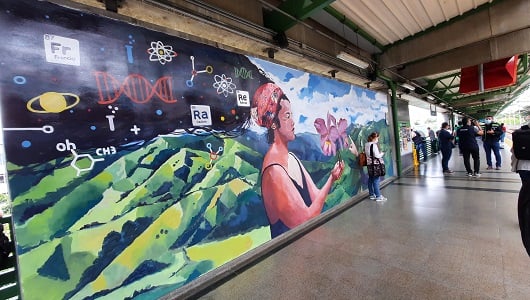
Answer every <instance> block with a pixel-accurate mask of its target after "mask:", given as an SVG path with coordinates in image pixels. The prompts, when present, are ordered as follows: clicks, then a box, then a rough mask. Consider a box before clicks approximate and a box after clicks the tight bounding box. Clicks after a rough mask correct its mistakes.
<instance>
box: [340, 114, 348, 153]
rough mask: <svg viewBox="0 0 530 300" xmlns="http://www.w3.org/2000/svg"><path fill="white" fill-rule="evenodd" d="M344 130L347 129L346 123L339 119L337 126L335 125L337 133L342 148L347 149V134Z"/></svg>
mask: <svg viewBox="0 0 530 300" xmlns="http://www.w3.org/2000/svg"><path fill="white" fill-rule="evenodd" d="M346 128H348V121H346V119H343V118H340V119H339V124H338V125H337V130H338V132H339V137H340V142H341V145H342V147H343V148H347V147H348V137H349V136H348V134H346Z"/></svg>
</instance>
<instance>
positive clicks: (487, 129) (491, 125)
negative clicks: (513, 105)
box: [482, 116, 503, 170]
mask: <svg viewBox="0 0 530 300" xmlns="http://www.w3.org/2000/svg"><path fill="white" fill-rule="evenodd" d="M484 123H486V125H485V126H484V135H483V136H482V141H483V143H484V151H486V163H487V164H488V168H487V169H488V170H492V169H493V162H492V161H491V151H493V154H494V155H495V169H496V170H500V169H501V165H502V161H501V152H500V148H501V146H500V144H499V141H500V139H501V135H502V133H503V132H502V126H501V124H499V123H497V122H495V121H493V116H487V117H486V120H485V122H484Z"/></svg>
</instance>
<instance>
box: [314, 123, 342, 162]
mask: <svg viewBox="0 0 530 300" xmlns="http://www.w3.org/2000/svg"><path fill="white" fill-rule="evenodd" d="M336 124H337V120H336V119H335V117H333V116H332V115H331V114H330V113H328V122H327V124H326V123H325V122H324V119H322V118H318V119H316V120H315V123H314V125H315V128H316V130H317V132H318V133H319V134H320V147H322V152H323V153H324V155H327V156H331V155H335V154H336V153H337V145H336V142H337V139H339V137H340V135H339V131H338V130H337V127H336Z"/></svg>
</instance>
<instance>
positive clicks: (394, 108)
mask: <svg viewBox="0 0 530 300" xmlns="http://www.w3.org/2000/svg"><path fill="white" fill-rule="evenodd" d="M385 80H386V81H387V83H388V85H389V86H390V90H391V91H392V94H391V98H390V101H391V109H392V126H394V143H395V144H394V146H395V148H396V166H397V174H398V176H399V177H401V143H400V142H399V122H398V119H397V115H398V114H397V110H398V108H397V101H396V100H397V93H396V83H395V82H393V81H392V80H387V79H385Z"/></svg>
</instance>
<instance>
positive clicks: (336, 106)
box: [249, 57, 388, 133]
mask: <svg viewBox="0 0 530 300" xmlns="http://www.w3.org/2000/svg"><path fill="white" fill-rule="evenodd" d="M249 59H250V60H251V61H252V63H254V64H255V65H256V66H257V67H258V68H260V69H262V70H265V71H266V73H267V75H268V77H269V78H270V79H271V80H272V81H274V83H275V84H277V85H278V86H279V87H280V88H281V89H282V90H283V92H284V93H285V94H286V96H287V97H288V98H289V100H290V101H291V106H292V110H293V116H294V120H295V121H296V122H297V123H296V125H295V126H296V129H295V132H296V133H302V132H310V133H316V130H315V127H314V125H313V123H314V121H315V119H317V118H322V119H324V120H326V119H327V113H328V112H329V113H331V114H332V115H333V116H334V117H335V118H336V119H337V120H338V119H340V118H344V119H346V120H347V121H348V124H351V123H354V124H360V125H365V124H366V123H368V122H370V121H379V120H381V119H384V118H385V117H386V113H387V112H388V105H387V95H386V94H384V93H376V92H374V91H371V90H367V89H363V88H360V87H357V86H353V85H350V84H345V83H342V82H338V81H336V80H333V79H329V78H326V77H322V76H316V75H312V74H310V73H306V72H301V71H298V70H294V69H290V68H287V67H283V66H281V65H278V64H274V63H271V62H268V61H264V60H261V59H256V58H252V57H249ZM334 86H337V87H339V88H344V87H348V88H349V89H348V88H347V89H346V90H343V91H339V92H336V91H335V90H333V87H334ZM339 94H340V95H339ZM252 129H254V130H256V129H257V126H256V125H253V126H252ZM258 130H259V129H258ZM260 131H261V130H260Z"/></svg>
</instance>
